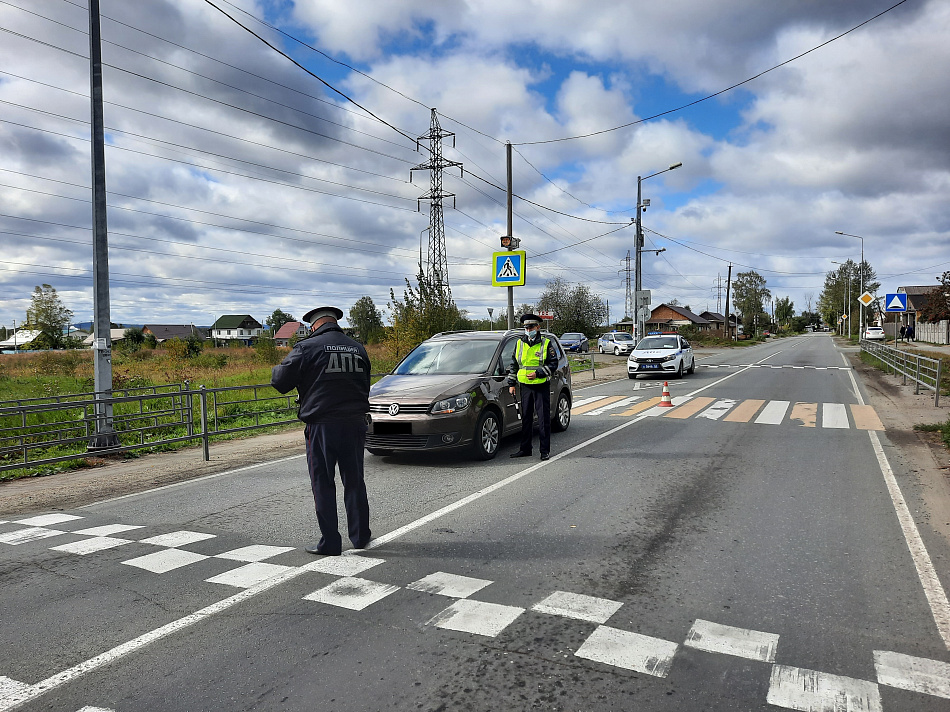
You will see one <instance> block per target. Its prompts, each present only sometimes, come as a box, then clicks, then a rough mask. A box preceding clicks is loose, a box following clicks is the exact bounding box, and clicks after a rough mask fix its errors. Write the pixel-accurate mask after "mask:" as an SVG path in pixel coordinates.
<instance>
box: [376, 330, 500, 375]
mask: <svg viewBox="0 0 950 712" xmlns="http://www.w3.org/2000/svg"><path fill="white" fill-rule="evenodd" d="M497 348H498V342H497V341H489V340H487V339H479V340H466V341H426V342H424V343H421V344H419V345H418V346H417V347H416V348H415V349H414V350H413V351H412V352H411V353H410V354H409V355H408V356H406V358H405V359H404V360H403V362H402V363H401V364H399V366H397V367H396V370H395V371H393V373H395V374H398V375H400V376H437V375H438V376H444V375H449V374H455V373H485V372H486V371H488V370H489V369H490V368H491V360H492V356H494V355H495V350H496V349H497Z"/></svg>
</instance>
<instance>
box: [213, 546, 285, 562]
mask: <svg viewBox="0 0 950 712" xmlns="http://www.w3.org/2000/svg"><path fill="white" fill-rule="evenodd" d="M293 550H294V547H292V546H267V545H266V544H254V545H253V546H242V547H241V548H240V549H232V550H231V551H225V552H224V553H223V554H215V555H214V558H216V559H230V560H231V561H263V560H264V559H270V558H272V557H274V556H277V555H278V554H283V553H286V552H288V551H293Z"/></svg>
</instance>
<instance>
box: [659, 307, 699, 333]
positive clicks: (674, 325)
mask: <svg viewBox="0 0 950 712" xmlns="http://www.w3.org/2000/svg"><path fill="white" fill-rule="evenodd" d="M687 326H692V327H694V328H696V329H698V330H699V331H708V330H709V329H710V328H712V326H711V324H710V323H709V320H708V319H704V318H703V317H701V316H699V314H693V312H691V311H690V310H689V309H687V308H686V307H681V306H676V305H672V304H660V305H659V306H658V307H656V308H655V309H654V310H653V311H652V312H651V314H650V318H649V319H647V322H646V329H647V331H678V330H680V329H682V328H683V327H687Z"/></svg>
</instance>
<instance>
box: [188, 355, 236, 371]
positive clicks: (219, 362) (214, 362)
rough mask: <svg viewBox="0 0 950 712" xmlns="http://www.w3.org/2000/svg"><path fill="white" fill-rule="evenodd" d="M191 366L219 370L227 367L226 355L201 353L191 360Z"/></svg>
mask: <svg viewBox="0 0 950 712" xmlns="http://www.w3.org/2000/svg"><path fill="white" fill-rule="evenodd" d="M192 364H193V365H194V366H195V367H196V368H212V369H219V368H224V367H225V366H227V365H228V355H227V354H218V353H203V354H201V355H200V356H195V357H194V358H193V359H192Z"/></svg>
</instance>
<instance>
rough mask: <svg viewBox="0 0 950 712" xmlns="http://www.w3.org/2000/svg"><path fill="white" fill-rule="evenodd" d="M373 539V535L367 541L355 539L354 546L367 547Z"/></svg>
mask: <svg viewBox="0 0 950 712" xmlns="http://www.w3.org/2000/svg"><path fill="white" fill-rule="evenodd" d="M372 540H373V539H372V537H370V538H369V539H367V540H366V541H360V542H355V541H354V542H353V548H354V549H365V548H366V547H367V546H369V543H370V542H371V541H372Z"/></svg>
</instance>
